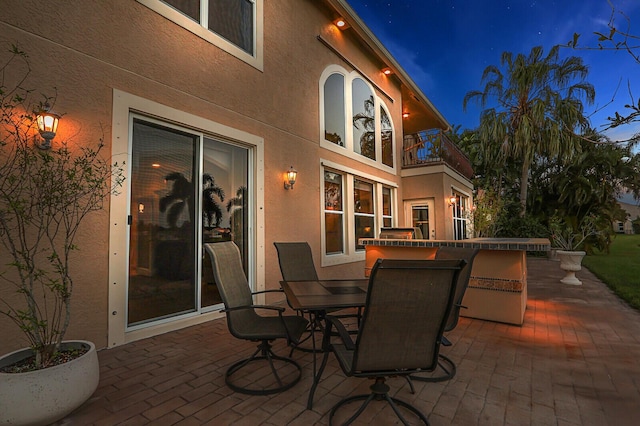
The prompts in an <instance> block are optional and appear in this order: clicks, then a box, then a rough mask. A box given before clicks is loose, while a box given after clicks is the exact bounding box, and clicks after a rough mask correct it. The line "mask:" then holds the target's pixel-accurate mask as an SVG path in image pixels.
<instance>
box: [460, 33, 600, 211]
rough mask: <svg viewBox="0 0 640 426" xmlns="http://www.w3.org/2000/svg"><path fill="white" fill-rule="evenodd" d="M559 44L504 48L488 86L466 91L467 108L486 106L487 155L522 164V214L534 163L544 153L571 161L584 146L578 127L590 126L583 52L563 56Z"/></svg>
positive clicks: (486, 77) (500, 162)
mask: <svg viewBox="0 0 640 426" xmlns="http://www.w3.org/2000/svg"><path fill="white" fill-rule="evenodd" d="M559 50H560V47H559V46H554V47H553V48H551V50H550V51H549V53H548V54H547V55H546V56H545V55H544V52H543V48H542V47H540V46H537V47H534V48H532V49H531V52H530V53H529V54H528V55H524V54H518V55H515V56H514V55H513V54H512V53H511V52H504V53H503V54H502V58H501V65H502V67H503V69H501V68H499V67H497V66H494V65H490V66H488V67H487V68H485V70H484V72H483V75H482V82H483V83H484V89H483V90H482V91H471V92H469V93H467V94H466V95H465V97H464V101H463V106H464V108H465V109H466V107H467V105H468V103H469V102H472V101H476V102H478V103H479V104H480V105H481V106H482V107H486V106H487V104H488V103H489V102H492V105H494V106H491V107H489V108H487V109H485V110H483V112H482V115H481V117H480V126H479V128H478V136H479V139H480V141H481V145H480V148H481V149H482V151H483V152H482V153H481V155H482V156H483V157H484V159H485V160H486V161H490V162H491V163H492V164H494V165H495V166H497V167H503V166H504V165H505V164H507V163H510V162H514V161H516V162H518V163H519V164H520V182H519V185H518V186H519V189H520V197H519V199H520V207H521V210H520V215H521V216H524V215H525V213H526V206H527V204H526V200H527V191H528V185H529V169H530V167H531V165H532V163H533V162H534V161H536V158H537V157H538V156H540V155H547V156H551V157H557V158H560V159H562V160H563V161H568V160H570V159H571V157H572V156H573V155H574V153H575V152H577V151H578V149H579V145H578V143H577V141H578V138H577V137H576V134H575V133H576V131H578V132H579V131H581V130H584V129H586V128H588V126H589V122H588V120H587V118H586V117H585V116H584V107H583V103H582V102H583V100H584V101H586V102H588V103H591V102H593V100H594V99H595V90H594V88H593V86H592V85H591V84H589V83H587V82H586V81H585V78H586V76H587V73H588V68H587V67H586V66H585V65H584V63H583V62H582V59H581V58H579V57H575V56H572V57H568V58H565V59H561V58H560V57H559Z"/></svg>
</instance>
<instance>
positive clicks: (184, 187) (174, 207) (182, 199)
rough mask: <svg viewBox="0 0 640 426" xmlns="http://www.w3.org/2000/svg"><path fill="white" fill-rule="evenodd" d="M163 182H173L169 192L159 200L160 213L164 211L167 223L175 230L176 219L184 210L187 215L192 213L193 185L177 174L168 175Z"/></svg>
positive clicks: (180, 174)
mask: <svg viewBox="0 0 640 426" xmlns="http://www.w3.org/2000/svg"><path fill="white" fill-rule="evenodd" d="M164 180H166V181H167V182H173V185H172V186H171V191H170V192H169V193H168V194H167V195H165V196H164V197H162V198H161V199H160V206H159V207H160V212H161V213H164V212H165V211H166V212H167V223H168V224H169V226H170V227H171V228H176V227H177V226H178V218H179V217H180V214H181V213H182V212H183V211H184V210H185V209H188V212H189V214H191V212H193V185H192V184H191V181H189V180H188V179H187V178H186V177H185V176H184V175H183V174H182V173H179V172H172V173H169V174H168V175H166V176H165V177H164ZM189 221H190V220H189Z"/></svg>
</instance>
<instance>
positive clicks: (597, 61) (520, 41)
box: [348, 0, 640, 140]
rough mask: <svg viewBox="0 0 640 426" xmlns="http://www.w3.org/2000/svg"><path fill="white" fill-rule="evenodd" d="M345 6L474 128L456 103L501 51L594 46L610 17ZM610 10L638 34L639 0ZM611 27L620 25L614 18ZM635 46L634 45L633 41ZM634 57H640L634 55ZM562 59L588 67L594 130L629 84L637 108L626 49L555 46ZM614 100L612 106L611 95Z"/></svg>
mask: <svg viewBox="0 0 640 426" xmlns="http://www.w3.org/2000/svg"><path fill="white" fill-rule="evenodd" d="M348 2H349V4H350V5H351V6H352V7H353V9H354V10H355V11H356V12H357V13H358V15H359V16H360V17H361V18H362V19H363V21H364V22H365V23H366V24H367V25H368V26H369V28H370V29H371V30H372V31H373V32H374V33H375V34H376V36H377V37H378V39H380V41H381V42H382V43H383V44H384V45H385V46H386V47H387V49H388V50H389V51H390V52H391V53H392V55H393V56H394V57H395V58H396V60H397V61H398V62H399V63H400V64H401V65H402V66H403V67H404V69H405V70H406V71H407V72H408V73H409V75H410V76H411V77H412V79H413V80H414V81H415V82H416V84H418V86H420V88H421V89H422V91H423V92H424V94H425V95H427V97H428V98H429V99H430V100H431V101H432V102H433V104H434V105H435V106H436V107H437V108H438V109H439V110H440V112H442V113H443V114H444V116H445V117H446V118H447V120H448V121H449V122H450V123H451V124H453V125H457V124H459V125H461V126H462V128H474V127H476V126H477V125H478V122H479V117H480V109H479V108H478V107H475V106H471V107H470V108H468V109H467V112H463V109H462V99H463V98H464V95H465V94H466V93H467V92H469V91H471V90H482V88H483V86H482V83H481V77H482V72H483V70H484V69H485V67H486V66H487V65H496V66H499V65H500V56H501V54H502V52H504V51H509V52H512V53H513V54H514V55H515V54H518V53H524V54H528V53H529V52H530V51H531V48H532V47H534V46H543V47H544V48H545V53H546V52H548V50H549V49H550V48H551V47H552V46H553V45H555V44H566V42H568V41H569V40H571V38H572V36H573V33H580V34H581V38H580V44H581V45H583V46H587V45H591V46H597V37H596V36H595V35H594V34H593V32H594V31H600V32H606V33H608V29H607V26H606V24H607V22H608V21H609V18H610V16H611V11H612V9H611V6H610V5H609V4H608V2H607V0H564V1H563V0H557V1H553V0H526V1H525V0H511V1H508V0H348ZM612 2H613V5H614V6H615V10H616V12H624V13H625V14H626V15H627V16H629V18H630V21H631V23H630V25H631V33H632V34H636V35H640V0H612ZM616 22H617V23H619V24H621V26H624V27H626V26H627V25H628V23H627V21H625V20H624V19H623V17H622V16H620V15H616ZM636 44H637V45H640V40H636ZM639 53H640V52H639ZM561 55H563V56H569V55H575V56H581V57H582V58H583V60H584V62H585V63H586V64H587V65H588V66H589V68H590V72H589V77H588V81H589V82H590V83H591V84H593V85H594V86H595V89H596V103H595V104H594V105H593V106H591V107H587V110H588V111H589V112H594V111H596V110H597V109H601V111H600V112H597V113H594V114H593V116H592V117H591V121H592V126H593V127H595V128H596V129H601V127H600V126H601V125H604V124H606V117H607V116H609V115H612V114H613V112H614V111H616V110H618V111H622V106H623V105H624V104H627V103H629V102H630V98H629V92H628V84H630V85H631V88H632V92H633V93H634V94H635V98H634V99H635V102H636V104H637V102H638V98H639V97H640V64H638V63H636V62H635V61H634V60H633V58H631V56H630V55H629V54H627V53H626V52H609V51H590V50H571V49H562V52H561ZM616 88H618V89H617V95H616V96H615V100H614V102H613V103H612V104H611V105H609V106H607V107H604V106H605V104H607V103H608V102H610V101H611V99H612V98H613V97H614V94H615V93H616ZM637 132H640V125H639V124H638V123H636V125H632V126H626V127H624V128H622V127H621V128H618V129H617V130H613V131H609V132H607V135H609V137H611V138H612V139H613V140H624V139H628V138H629V137H630V135H632V134H635V133H637Z"/></svg>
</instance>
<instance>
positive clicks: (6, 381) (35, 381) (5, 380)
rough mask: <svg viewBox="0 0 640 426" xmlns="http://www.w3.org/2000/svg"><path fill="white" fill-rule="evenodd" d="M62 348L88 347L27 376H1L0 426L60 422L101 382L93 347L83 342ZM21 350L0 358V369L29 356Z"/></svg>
mask: <svg viewBox="0 0 640 426" xmlns="http://www.w3.org/2000/svg"><path fill="white" fill-rule="evenodd" d="M62 347H63V348H81V347H86V348H89V351H88V352H87V353H85V354H84V355H82V356H81V357H79V358H75V359H73V360H71V361H69V362H67V363H64V364H60V365H56V366H54V367H50V368H45V369H42V370H37V371H30V372H26V373H0V425H47V424H50V423H53V422H55V421H56V420H60V419H62V418H63V417H64V416H66V415H67V414H69V413H71V412H72V411H73V410H75V409H76V408H78V407H79V406H80V405H82V404H83V403H84V402H85V401H86V400H87V399H89V398H90V397H91V395H93V393H94V392H95V390H96V388H97V387H98V381H99V380H100V367H99V365H98V354H97V352H96V347H95V345H94V344H93V343H91V342H86V341H82V340H76V341H68V342H63V343H62ZM31 353H32V352H31V349H21V350H18V351H15V352H11V353H10V354H7V355H4V356H2V357H0V367H3V366H6V365H10V364H13V363H14V362H16V361H19V360H21V359H24V358H27V357H28V356H30V355H31Z"/></svg>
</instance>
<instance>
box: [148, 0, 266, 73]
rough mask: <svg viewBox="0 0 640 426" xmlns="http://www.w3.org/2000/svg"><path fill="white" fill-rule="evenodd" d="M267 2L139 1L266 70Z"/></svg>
mask: <svg viewBox="0 0 640 426" xmlns="http://www.w3.org/2000/svg"><path fill="white" fill-rule="evenodd" d="M263 1H264V0H138V2H140V3H142V4H144V5H145V6H147V7H149V8H150V9H152V10H154V11H156V12H157V13H159V14H161V15H162V16H164V17H165V18H167V19H169V20H171V21H173V22H175V23H176V24H178V25H180V26H182V27H184V28H186V29H187V30H189V31H191V32H192V33H194V34H196V35H197V36H199V37H201V38H203V39H205V40H207V41H209V42H211V43H213V44H215V45H216V46H218V47H220V48H221V49H224V50H226V51H227V52H229V53H231V54H232V55H234V56H236V57H238V58H239V59H242V60H244V61H245V62H248V63H250V64H252V65H254V66H256V67H257V68H260V69H261V68H262V47H261V46H262V5H263Z"/></svg>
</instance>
